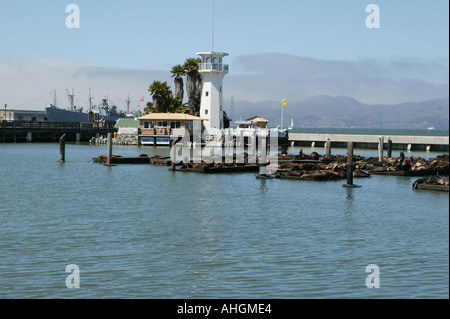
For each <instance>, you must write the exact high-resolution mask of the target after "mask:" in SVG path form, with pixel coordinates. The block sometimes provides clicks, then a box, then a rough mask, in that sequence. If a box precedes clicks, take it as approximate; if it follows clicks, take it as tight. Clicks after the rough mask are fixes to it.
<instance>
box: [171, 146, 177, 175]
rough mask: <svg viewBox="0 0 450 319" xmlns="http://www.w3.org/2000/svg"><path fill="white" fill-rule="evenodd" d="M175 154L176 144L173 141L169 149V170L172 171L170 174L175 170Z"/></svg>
mask: <svg viewBox="0 0 450 319" xmlns="http://www.w3.org/2000/svg"><path fill="white" fill-rule="evenodd" d="M176 154H177V143H176V142H175V141H172V146H171V148H170V159H171V161H170V169H171V170H172V172H175V170H176V165H175V159H176Z"/></svg>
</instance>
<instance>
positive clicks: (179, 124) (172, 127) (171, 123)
mask: <svg viewBox="0 0 450 319" xmlns="http://www.w3.org/2000/svg"><path fill="white" fill-rule="evenodd" d="M170 128H171V129H174V128H181V122H170Z"/></svg>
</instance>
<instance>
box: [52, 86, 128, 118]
mask: <svg viewBox="0 0 450 319" xmlns="http://www.w3.org/2000/svg"><path fill="white" fill-rule="evenodd" d="M67 94H68V97H69V102H70V108H69V109H63V108H59V107H57V106H56V98H55V102H54V104H50V105H49V106H47V107H46V108H45V112H46V116H47V120H48V121H55V122H88V121H89V120H90V116H89V113H91V115H94V118H95V119H97V120H101V121H117V120H118V119H120V118H126V117H132V115H129V114H127V113H125V112H122V111H119V110H118V109H117V106H115V105H110V104H109V103H108V99H103V100H102V102H101V104H100V105H96V106H93V105H92V97H91V94H90V92H89V110H88V111H87V112H86V111H84V108H83V107H77V106H75V105H74V97H75V95H74V94H73V91H72V94H70V93H69V92H68V91H67ZM127 102H128V108H129V103H130V100H129V99H128V101H127ZM91 119H92V117H91Z"/></svg>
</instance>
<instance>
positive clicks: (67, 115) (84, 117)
mask: <svg viewBox="0 0 450 319" xmlns="http://www.w3.org/2000/svg"><path fill="white" fill-rule="evenodd" d="M45 111H46V113H47V120H48V121H54V122H88V121H89V114H88V113H84V112H77V111H70V110H63V109H58V108H54V107H47V108H46V109H45ZM123 117H126V116H125V115H124V116H121V115H119V114H109V115H100V116H99V120H104V121H117V120H118V119H120V118H123Z"/></svg>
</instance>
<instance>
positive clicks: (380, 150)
mask: <svg viewBox="0 0 450 319" xmlns="http://www.w3.org/2000/svg"><path fill="white" fill-rule="evenodd" d="M383 150H384V137H383V136H380V143H379V144H378V161H380V162H383Z"/></svg>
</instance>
